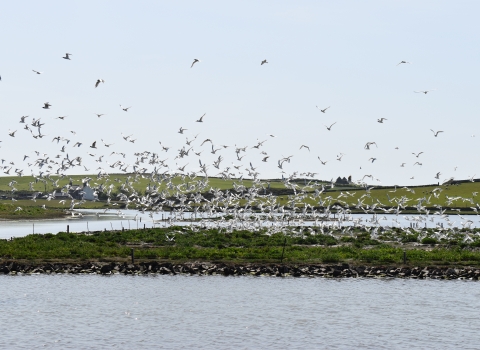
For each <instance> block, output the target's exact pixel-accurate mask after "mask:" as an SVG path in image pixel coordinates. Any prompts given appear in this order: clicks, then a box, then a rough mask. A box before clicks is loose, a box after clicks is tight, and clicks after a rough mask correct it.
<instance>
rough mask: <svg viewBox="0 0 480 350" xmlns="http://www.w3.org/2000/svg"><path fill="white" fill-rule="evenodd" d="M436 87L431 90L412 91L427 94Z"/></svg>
mask: <svg viewBox="0 0 480 350" xmlns="http://www.w3.org/2000/svg"><path fill="white" fill-rule="evenodd" d="M435 90H436V89H432V90H420V91H414V92H415V93H417V94H419V93H422V94H425V95H426V94H428V93H429V92H430V91H435Z"/></svg>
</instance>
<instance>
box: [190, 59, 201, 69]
mask: <svg viewBox="0 0 480 350" xmlns="http://www.w3.org/2000/svg"><path fill="white" fill-rule="evenodd" d="M197 62H201V61H200V60H198V59H196V58H195V59H194V60H193V63H192V65H191V66H190V68H192V67H193V65H194V64H195V63H197Z"/></svg>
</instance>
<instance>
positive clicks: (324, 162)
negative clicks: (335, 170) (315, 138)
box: [317, 157, 328, 165]
mask: <svg viewBox="0 0 480 350" xmlns="http://www.w3.org/2000/svg"><path fill="white" fill-rule="evenodd" d="M317 158H318V160H319V161H320V163H322V165H326V164H327V162H328V160H326V161H322V160H321V159H320V157H317Z"/></svg>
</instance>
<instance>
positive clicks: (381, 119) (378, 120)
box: [377, 118, 388, 124]
mask: <svg viewBox="0 0 480 350" xmlns="http://www.w3.org/2000/svg"><path fill="white" fill-rule="evenodd" d="M384 120H388V119H387V118H380V119H377V122H379V123H382V124H383V121H384Z"/></svg>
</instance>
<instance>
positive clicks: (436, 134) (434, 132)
mask: <svg viewBox="0 0 480 350" xmlns="http://www.w3.org/2000/svg"><path fill="white" fill-rule="evenodd" d="M430 131H431V132H433V136H435V137H437V136H438V134H439V133H441V132H443V131H442V130H438V131H433V130H432V129H430Z"/></svg>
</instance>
